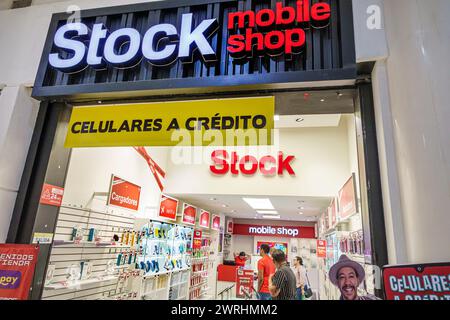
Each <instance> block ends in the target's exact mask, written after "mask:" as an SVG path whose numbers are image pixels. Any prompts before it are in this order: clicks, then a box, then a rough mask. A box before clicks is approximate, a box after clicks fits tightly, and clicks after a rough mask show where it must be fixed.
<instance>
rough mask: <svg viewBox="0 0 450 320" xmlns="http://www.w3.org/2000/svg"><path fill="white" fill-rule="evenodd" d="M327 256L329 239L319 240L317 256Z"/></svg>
mask: <svg viewBox="0 0 450 320" xmlns="http://www.w3.org/2000/svg"><path fill="white" fill-rule="evenodd" d="M326 257H327V241H326V240H317V258H326Z"/></svg>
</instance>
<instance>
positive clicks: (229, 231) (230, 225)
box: [227, 220, 233, 234]
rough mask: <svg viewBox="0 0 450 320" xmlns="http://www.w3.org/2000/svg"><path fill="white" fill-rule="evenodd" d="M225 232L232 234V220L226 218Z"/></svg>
mask: <svg viewBox="0 0 450 320" xmlns="http://www.w3.org/2000/svg"><path fill="white" fill-rule="evenodd" d="M227 233H228V234H233V221H231V220H228V222H227Z"/></svg>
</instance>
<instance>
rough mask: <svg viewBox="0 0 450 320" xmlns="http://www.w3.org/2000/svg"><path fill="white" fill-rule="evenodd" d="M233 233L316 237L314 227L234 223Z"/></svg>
mask: <svg viewBox="0 0 450 320" xmlns="http://www.w3.org/2000/svg"><path fill="white" fill-rule="evenodd" d="M233 234H237V235H244V236H267V237H279V238H306V239H315V238H316V236H315V232H314V227H303V226H267V225H250V224H234V226H233Z"/></svg>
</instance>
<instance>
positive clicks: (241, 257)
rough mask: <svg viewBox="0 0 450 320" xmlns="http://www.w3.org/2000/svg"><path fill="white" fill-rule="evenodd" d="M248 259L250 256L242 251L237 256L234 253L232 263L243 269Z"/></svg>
mask: <svg viewBox="0 0 450 320" xmlns="http://www.w3.org/2000/svg"><path fill="white" fill-rule="evenodd" d="M249 259H250V256H249V255H247V254H246V253H245V252H244V251H242V252H240V253H239V254H237V253H236V252H235V253H234V263H235V264H236V265H237V266H238V267H244V266H245V264H246V263H247V260H249Z"/></svg>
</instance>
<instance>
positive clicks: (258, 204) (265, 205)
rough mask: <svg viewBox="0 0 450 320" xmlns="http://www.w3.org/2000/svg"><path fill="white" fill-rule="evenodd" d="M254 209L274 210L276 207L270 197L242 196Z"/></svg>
mask: <svg viewBox="0 0 450 320" xmlns="http://www.w3.org/2000/svg"><path fill="white" fill-rule="evenodd" d="M242 200H244V201H245V202H247V203H248V205H249V206H250V207H252V208H253V209H262V210H274V209H275V208H274V207H273V205H272V202H270V199H268V198H264V199H261V198H242Z"/></svg>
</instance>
